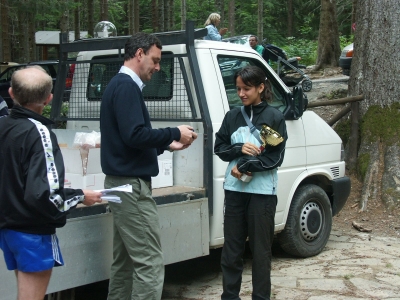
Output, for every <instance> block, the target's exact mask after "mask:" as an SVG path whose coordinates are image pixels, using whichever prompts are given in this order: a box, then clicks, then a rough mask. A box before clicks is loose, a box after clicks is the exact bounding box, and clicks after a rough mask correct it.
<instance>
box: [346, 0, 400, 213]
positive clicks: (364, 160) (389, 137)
mask: <svg viewBox="0 0 400 300" xmlns="http://www.w3.org/2000/svg"><path fill="white" fill-rule="evenodd" d="M356 5H357V11H356V24H357V29H356V31H355V39H354V49H355V51H354V56H353V59H352V65H351V71H350V79H349V94H350V95H353V96H355V95H360V94H363V95H364V101H362V102H361V103H360V112H359V114H360V117H361V121H360V124H361V128H360V129H361V130H360V134H361V136H360V141H361V142H360V148H359V151H358V156H357V169H358V172H359V174H360V175H361V177H362V178H365V181H364V187H363V191H362V201H361V203H360V209H361V210H366V209H367V203H368V201H371V200H376V201H378V203H381V202H382V201H383V202H384V203H385V204H386V205H387V206H392V205H398V206H399V199H400V193H399V190H400V174H399V172H400V170H399V168H398V166H399V165H400V162H399V161H400V157H399V153H400V148H399V143H398V140H399V132H400V123H399V120H400V112H399V111H400V103H399V102H400V100H399V96H398V95H399V94H400V85H399V82H400V65H399V64H398V62H399V61H400V52H399V50H398V49H400V39H399V38H398V37H399V36H400V19H399V18H398V15H399V14H400V6H399V5H398V2H397V1H386V0H357V3H356ZM353 134H355V133H354V132H351V135H353ZM349 142H350V143H355V142H353V141H349ZM351 147H355V148H357V147H358V145H357V144H355V145H354V144H353V145H351ZM375 198H376V199H375Z"/></svg>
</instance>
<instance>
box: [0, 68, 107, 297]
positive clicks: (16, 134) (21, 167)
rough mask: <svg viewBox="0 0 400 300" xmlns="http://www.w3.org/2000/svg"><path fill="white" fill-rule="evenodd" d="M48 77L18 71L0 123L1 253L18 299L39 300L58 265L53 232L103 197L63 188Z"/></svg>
mask: <svg viewBox="0 0 400 300" xmlns="http://www.w3.org/2000/svg"><path fill="white" fill-rule="evenodd" d="M52 86H53V83H52V80H51V77H50V76H49V75H48V74H47V73H46V71H45V70H44V69H43V68H41V67H39V66H32V67H27V68H25V69H22V70H17V71H15V72H14V73H13V75H12V77H11V88H10V89H9V93H10V96H11V98H12V99H13V100H14V102H15V103H16V105H14V107H13V109H12V110H11V114H10V115H9V116H8V117H6V118H0V153H1V155H2V158H3V161H2V163H1V167H0V195H1V197H0V248H1V249H2V250H3V253H4V260H5V262H6V265H7V269H8V270H15V273H16V275H17V282H18V299H31V300H42V299H43V298H44V295H45V293H46V289H47V285H48V283H49V280H50V275H51V271H52V269H53V267H54V266H62V265H63V258H62V255H61V252H60V247H59V245H58V239H57V236H56V228H59V227H62V226H64V225H65V223H66V214H67V212H68V210H69V209H71V208H73V207H75V206H76V205H77V204H79V203H83V204H85V205H92V204H94V203H95V202H101V198H100V197H101V193H99V192H94V191H91V190H84V191H82V190H80V189H68V188H64V173H65V168H64V162H63V158H62V155H61V151H60V148H59V146H58V142H57V138H56V136H55V134H54V133H53V132H52V131H50V130H49V129H48V128H47V126H49V125H51V124H53V122H52V121H51V120H49V119H47V118H45V117H43V116H42V115H41V114H42V111H43V108H44V107H45V106H46V105H47V104H48V103H49V102H50V101H51V100H52V98H53V95H52V94H51V89H52Z"/></svg>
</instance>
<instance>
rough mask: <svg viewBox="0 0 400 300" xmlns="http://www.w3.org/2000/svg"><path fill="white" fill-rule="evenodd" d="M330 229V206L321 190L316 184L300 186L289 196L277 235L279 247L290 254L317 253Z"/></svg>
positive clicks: (310, 254) (325, 240)
mask: <svg viewBox="0 0 400 300" xmlns="http://www.w3.org/2000/svg"><path fill="white" fill-rule="evenodd" d="M331 228H332V208H331V204H330V201H329V198H328V196H327V195H326V193H325V191H324V190H323V189H322V188H320V187H319V186H317V185H314V184H306V185H303V186H300V187H299V188H298V189H297V191H296V192H295V194H294V196H293V201H292V204H291V206H290V210H289V214H288V218H287V221H286V226H285V229H284V230H283V231H282V232H280V233H279V234H278V241H279V244H280V246H281V247H282V249H283V250H284V251H285V252H287V253H289V254H291V255H294V256H299V257H310V256H314V255H317V254H319V253H320V252H321V251H322V250H323V249H324V247H325V245H326V243H327V242H328V239H329V235H330V232H331Z"/></svg>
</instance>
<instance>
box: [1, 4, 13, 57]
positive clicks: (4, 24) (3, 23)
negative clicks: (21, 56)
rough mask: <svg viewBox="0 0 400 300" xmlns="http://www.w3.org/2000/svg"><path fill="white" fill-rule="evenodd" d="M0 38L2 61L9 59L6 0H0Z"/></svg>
mask: <svg viewBox="0 0 400 300" xmlns="http://www.w3.org/2000/svg"><path fill="white" fill-rule="evenodd" d="M0 10H1V40H2V49H3V57H2V61H7V62H8V61H11V60H12V58H11V40H10V29H9V18H8V0H1V2H0Z"/></svg>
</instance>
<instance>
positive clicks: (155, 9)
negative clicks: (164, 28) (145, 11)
mask: <svg viewBox="0 0 400 300" xmlns="http://www.w3.org/2000/svg"><path fill="white" fill-rule="evenodd" d="M151 16H152V19H151V24H152V27H153V32H157V31H159V26H158V6H157V0H151Z"/></svg>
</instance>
